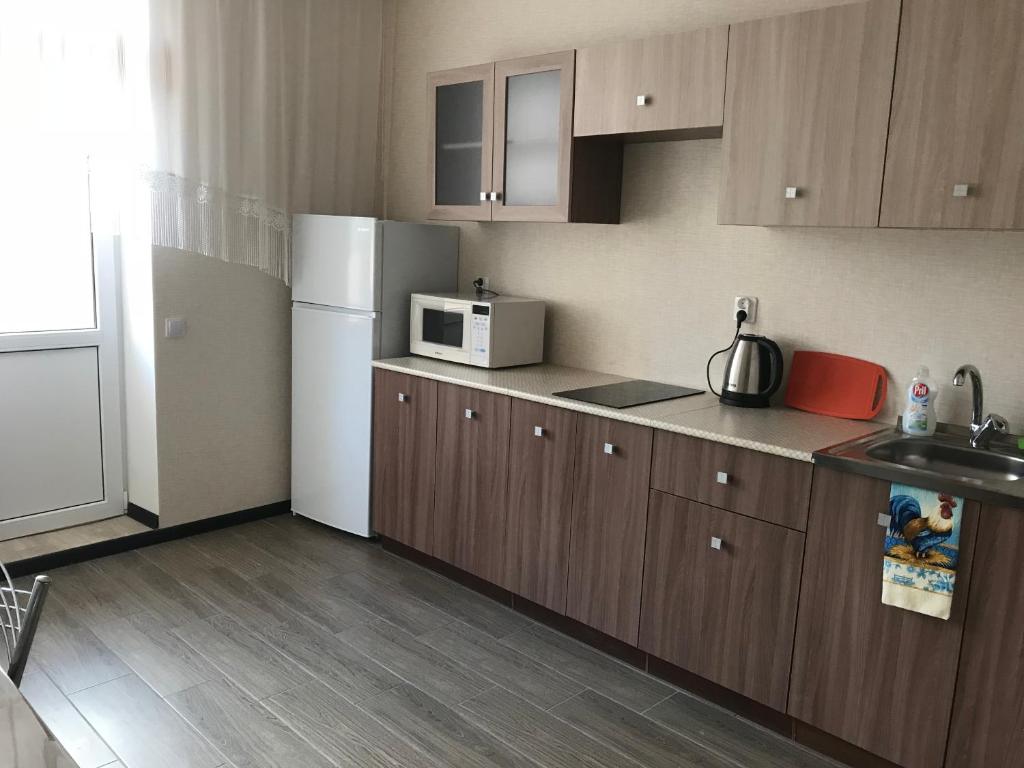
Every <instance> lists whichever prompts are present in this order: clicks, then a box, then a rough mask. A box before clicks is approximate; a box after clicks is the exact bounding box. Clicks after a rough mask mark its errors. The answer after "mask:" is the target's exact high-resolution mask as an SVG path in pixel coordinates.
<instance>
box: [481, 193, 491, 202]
mask: <svg viewBox="0 0 1024 768" xmlns="http://www.w3.org/2000/svg"><path fill="white" fill-rule="evenodd" d="M490 199H491V198H490V193H489V192H481V193H480V202H481V203H486V202H487V201H488V200H490Z"/></svg>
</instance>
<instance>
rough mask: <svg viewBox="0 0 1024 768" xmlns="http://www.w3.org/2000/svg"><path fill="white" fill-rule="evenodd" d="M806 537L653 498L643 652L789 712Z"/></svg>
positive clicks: (729, 514) (670, 498) (666, 498)
mask: <svg viewBox="0 0 1024 768" xmlns="http://www.w3.org/2000/svg"><path fill="white" fill-rule="evenodd" d="M803 547H804V535H803V534H802V533H799V532H797V531H793V530H790V529H788V528H784V527H782V526H778V525H772V524H770V523H764V522H761V521H759V520H751V519H750V518H748V517H744V516H742V515H737V514H733V513H732V512H725V511H723V510H720V509H715V508H713V507H709V506H706V505H703V504H698V503H696V502H693V501H688V500H687V499H681V498H678V497H675V496H670V495H668V494H664V493H660V492H658V491H652V492H651V504H650V511H649V516H648V531H647V545H646V554H645V561H644V562H645V565H644V587H643V601H642V605H643V609H642V615H641V621H640V647H641V648H642V649H643V650H645V651H647V652H648V653H651V654H653V655H655V656H657V657H659V658H661V659H665V660H666V661H669V662H671V663H673V664H676V665H678V666H680V667H683V668H684V669H687V670H689V671H691V672H693V673H695V674H697V675H700V676H701V677H705V678H707V679H709V680H712V681H714V682H716V683H718V684H719V685H722V686H725V687H726V688H729V689H730V690H733V691H736V692H738V693H741V694H743V695H744V696H747V697H748V698H751V699H753V700H755V701H759V702H761V703H762V704H765V705H767V706H769V707H773V708H774V709H777V710H779V711H785V708H786V697H787V695H788V693H789V668H790V661H791V659H792V652H793V633H794V630H795V626H796V608H797V601H798V598H799V591H800V569H801V564H802V561H803Z"/></svg>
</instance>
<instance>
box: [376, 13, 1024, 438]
mask: <svg viewBox="0 0 1024 768" xmlns="http://www.w3.org/2000/svg"><path fill="white" fill-rule="evenodd" d="M834 4H835V3H834V2H807V1H805V2H797V1H796V0H757V1H754V0H731V1H730V0H717V1H716V2H710V1H698V0H690V1H689V2H685V1H681V0H644V2H642V3H621V2H619V1H618V0H596V1H593V2H583V1H582V0H566V1H563V2H539V1H535V0H527V1H526V2H516V3H480V2H471V1H470V0H399V2H398V3H397V6H396V11H397V12H396V14H395V21H394V23H395V26H394V29H393V30H392V31H393V38H394V48H393V52H392V56H393V59H392V61H391V62H390V63H389V67H388V69H389V71H392V72H393V75H392V76H393V80H392V82H391V83H390V89H389V92H388V101H387V105H386V109H387V110H388V111H387V114H389V115H390V120H389V129H390V130H389V134H390V135H389V137H388V145H387V147H386V158H387V159H386V174H387V177H386V184H387V186H386V206H387V210H386V213H387V215H388V216H389V217H392V218H399V219H410V220H421V219H423V218H424V217H425V216H426V214H427V209H428V204H429V186H428V178H427V175H426V158H427V133H426V128H427V123H426V73H427V72H428V71H431V70H436V69H445V68H449V67H456V66H463V65H468V64H477V63H481V62H485V61H488V60H492V59H501V58H509V57H515V56H521V55H528V54H532V53H541V52H545V51H551V50H559V49H566V48H572V47H578V46H582V45H586V44H589V43H593V42H598V41H604V40H611V39H621V38H628V37H642V36H645V35H649V34H658V33H660V32H665V31H671V30H675V29H686V28H695V27H701V26H708V25H711V24H717V23H728V22H729V21H736V20H742V19H748V18H755V17H758V16H765V15H771V14H773V13H782V12H788V11H795V10H803V9H806V8H809V7H822V6H825V5H834ZM720 163H721V141H720V140H702V141H693V142H669V143H658V144H635V145H629V146H627V148H626V154H625V168H624V171H625V180H624V188H623V203H622V224H620V225H617V226H604V225H590V224H570V225H567V224H522V223H486V224H475V223H468V224H462V225H461V227H462V262H461V263H462V267H461V282H462V284H463V287H465V288H468V287H469V283H470V281H471V280H472V279H473V276H474V275H478V274H479V275H487V276H488V277H489V278H490V280H491V284H492V286H493V287H494V288H496V289H497V290H499V291H502V292H505V293H510V294H518V295H525V296H533V297H537V298H542V299H545V300H546V301H548V302H549V314H548V320H549V327H548V333H547V340H546V358H547V360H548V361H550V362H554V363H559V364H564V365H573V366H581V367H586V368H592V369H597V370H601V371H607V372H611V373H618V374H623V375H630V376H644V377H651V378H656V379H661V380H664V381H670V382H677V383H680V384H691V385H700V384H701V383H702V382H703V380H704V365H705V361H706V359H707V357H708V355H709V354H710V353H711V352H712V351H714V350H716V349H719V348H721V347H723V346H725V345H726V344H727V343H728V342H729V340H730V339H731V336H732V331H733V327H734V326H733V325H732V323H731V321H730V306H731V301H732V298H733V297H734V296H736V295H738V294H745V295H754V296H757V297H758V298H759V299H760V305H759V308H758V322H757V324H756V325H755V326H753V327H752V328H751V330H752V331H753V332H756V333H763V334H766V335H769V336H771V337H773V338H775V339H776V340H777V341H778V342H779V343H780V344H781V345H782V346H783V348H784V349H785V350H786V352H787V353H792V351H793V350H795V349H816V350H822V351H828V352H837V353H841V354H847V355H854V356H857V357H863V358H866V359H868V360H872V361H874V362H877V363H880V364H881V365H884V366H885V367H886V368H887V369H888V370H889V372H890V374H891V377H892V382H890V384H891V385H894V386H895V388H894V389H893V388H891V389H890V396H889V401H888V407H887V409H886V412H885V413H884V416H885V417H887V418H889V417H894V415H895V413H896V411H897V409H898V405H899V403H900V402H901V401H902V396H903V393H902V391H901V390H902V388H903V387H904V386H905V385H906V383H908V382H909V380H910V379H911V378H912V377H913V375H914V373H915V371H916V369H917V366H918V365H919V364H925V365H928V366H930V368H931V371H932V374H933V377H934V378H935V379H936V381H937V382H938V383H939V384H940V386H941V394H940V396H939V400H938V406H939V413H940V417H941V418H943V419H945V420H955V421H961V422H963V421H966V419H967V416H968V412H969V403H970V397H969V394H968V392H967V391H966V390H962V389H954V388H952V387H951V386H950V385H949V380H950V379H951V378H952V375H953V371H954V370H955V368H956V367H957V366H958V365H960V364H961V363H965V362H971V363H974V364H975V365H977V366H978V367H979V368H980V370H981V372H982V374H983V376H984V379H985V393H986V407H987V408H988V409H989V410H992V411H996V412H999V413H1002V414H1003V415H1004V416H1006V417H1007V418H1009V419H1010V420H1011V423H1012V427H1013V428H1014V430H1015V431H1018V432H1019V431H1022V430H1024V398H1022V397H1021V395H1020V393H1021V384H1020V382H1022V381H1024V346H1022V344H1021V332H1020V328H1021V326H1022V323H1021V319H1020V318H1021V303H1022V297H1024V233H1013V232H1005V233H1002V232H994V233H985V232H954V231H912V230H878V229H848V230H843V229H799V228H785V229H782V228H771V229H769V228H761V227H727V226H718V225H717V224H716V223H715V220H716V207H717V198H718V182H719V168H720ZM717 370H719V369H717V368H716V369H715V371H716V373H715V374H713V375H715V384H716V386H717V385H718V383H719V381H720V375H718V374H717Z"/></svg>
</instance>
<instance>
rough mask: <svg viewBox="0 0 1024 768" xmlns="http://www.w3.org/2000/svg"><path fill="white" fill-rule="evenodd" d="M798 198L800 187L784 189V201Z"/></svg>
mask: <svg viewBox="0 0 1024 768" xmlns="http://www.w3.org/2000/svg"><path fill="white" fill-rule="evenodd" d="M798 197H800V187H786V199H787V200H796V199H797V198H798Z"/></svg>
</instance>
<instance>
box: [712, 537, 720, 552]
mask: <svg viewBox="0 0 1024 768" xmlns="http://www.w3.org/2000/svg"><path fill="white" fill-rule="evenodd" d="M711 548H712V549H721V548H722V540H721V539H720V538H718V537H717V536H712V537H711Z"/></svg>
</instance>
